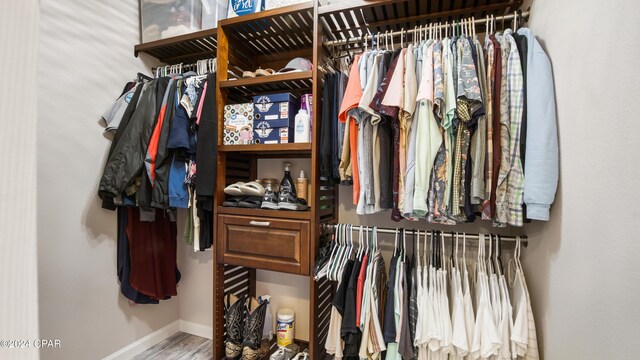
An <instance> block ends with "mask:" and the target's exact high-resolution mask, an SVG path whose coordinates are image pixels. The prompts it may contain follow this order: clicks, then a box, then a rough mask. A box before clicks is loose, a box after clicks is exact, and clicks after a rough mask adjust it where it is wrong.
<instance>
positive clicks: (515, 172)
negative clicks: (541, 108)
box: [505, 31, 524, 226]
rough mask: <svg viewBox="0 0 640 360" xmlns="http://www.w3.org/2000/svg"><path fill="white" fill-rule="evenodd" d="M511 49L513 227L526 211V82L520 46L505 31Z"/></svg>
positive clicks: (510, 200) (510, 188)
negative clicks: (523, 152)
mask: <svg viewBox="0 0 640 360" xmlns="http://www.w3.org/2000/svg"><path fill="white" fill-rule="evenodd" d="M505 33H506V34H505V37H506V38H507V40H508V41H509V44H510V46H511V51H510V53H509V60H508V65H507V79H508V81H507V92H508V94H509V119H510V121H511V124H510V125H511V128H510V130H509V132H510V134H511V137H510V141H509V152H510V155H511V170H510V171H509V178H508V180H507V182H508V188H507V203H508V208H509V210H508V211H509V213H508V218H507V222H508V223H509V225H512V226H522V225H523V222H524V214H523V209H522V204H523V200H522V199H523V195H524V194H523V192H524V172H523V168H522V158H521V156H520V149H521V148H520V135H521V126H522V115H523V112H524V82H523V77H522V65H521V64H520V55H519V53H518V47H517V44H516V42H515V39H514V38H513V36H511V33H510V32H509V31H506V32H505Z"/></svg>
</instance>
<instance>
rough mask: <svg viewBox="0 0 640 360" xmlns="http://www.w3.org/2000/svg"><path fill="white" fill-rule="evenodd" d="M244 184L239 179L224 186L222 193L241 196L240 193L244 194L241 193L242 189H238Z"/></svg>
mask: <svg viewBox="0 0 640 360" xmlns="http://www.w3.org/2000/svg"><path fill="white" fill-rule="evenodd" d="M241 185H244V183H243V182H242V181H239V182H237V183H235V184H231V185H229V186H227V187H226V188H224V193H225V194H227V195H231V196H241V195H246V194H243V193H242V190H241V189H240V186H241Z"/></svg>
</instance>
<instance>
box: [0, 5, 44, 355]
mask: <svg viewBox="0 0 640 360" xmlns="http://www.w3.org/2000/svg"><path fill="white" fill-rule="evenodd" d="M0 44H1V45H0V47H1V48H2V50H0V67H2V68H3V69H5V70H6V71H4V75H3V83H4V84H5V86H3V87H2V89H1V90H0V147H1V148H2V154H3V156H2V157H1V158H0V169H2V174H1V175H0V286H2V290H0V304H1V306H0V340H1V339H30V340H33V339H37V338H38V286H37V256H36V255H37V254H36V240H37V238H36V218H35V216H34V213H35V211H36V193H35V188H36V125H37V111H36V106H34V105H35V104H34V102H35V101H36V95H37V86H38V83H37V78H36V68H37V54H38V2H37V1H36V0H9V1H3V2H2V11H1V12H0ZM38 358H39V356H38V351H37V350H36V349H33V348H30V349H5V348H2V347H0V359H38Z"/></svg>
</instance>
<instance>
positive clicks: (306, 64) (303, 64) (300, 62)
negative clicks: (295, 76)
mask: <svg viewBox="0 0 640 360" xmlns="http://www.w3.org/2000/svg"><path fill="white" fill-rule="evenodd" d="M312 67H313V65H312V64H311V61H309V60H307V59H305V58H301V57H297V58H295V59H293V60H291V61H289V63H288V64H287V66H285V67H284V68H282V69H280V71H278V73H280V74H282V73H289V72H296V71H309V70H311V68H312Z"/></svg>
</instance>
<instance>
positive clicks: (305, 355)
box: [291, 349, 309, 360]
mask: <svg viewBox="0 0 640 360" xmlns="http://www.w3.org/2000/svg"><path fill="white" fill-rule="evenodd" d="M291 360H309V349H304V351H303V352H301V353H298V355H296V356H295V357H293V359H291Z"/></svg>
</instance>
